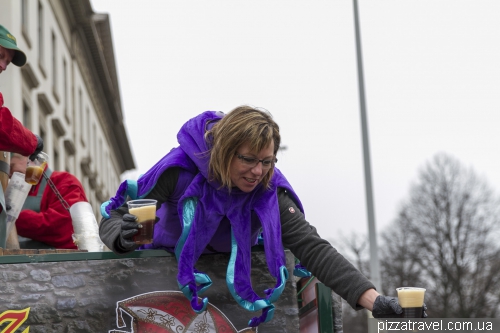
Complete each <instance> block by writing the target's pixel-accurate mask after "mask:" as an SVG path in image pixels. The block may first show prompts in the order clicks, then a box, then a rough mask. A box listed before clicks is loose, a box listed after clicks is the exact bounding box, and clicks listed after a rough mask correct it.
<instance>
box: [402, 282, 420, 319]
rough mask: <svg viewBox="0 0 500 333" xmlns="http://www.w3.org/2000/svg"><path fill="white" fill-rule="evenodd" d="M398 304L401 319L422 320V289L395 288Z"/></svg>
mask: <svg viewBox="0 0 500 333" xmlns="http://www.w3.org/2000/svg"><path fill="white" fill-rule="evenodd" d="M396 290H397V292H398V302H399V305H401V307H402V308H403V313H402V317H403V318H422V307H423V305H424V295H425V289H424V288H416V287H401V288H396Z"/></svg>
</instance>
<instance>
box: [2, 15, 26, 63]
mask: <svg viewBox="0 0 500 333" xmlns="http://www.w3.org/2000/svg"><path fill="white" fill-rule="evenodd" d="M0 46H3V47H4V48H6V49H10V50H14V57H13V58H12V63H13V64H14V65H16V66H18V67H21V66H24V64H25V63H26V54H24V52H23V51H21V50H20V49H19V48H18V47H17V43H16V37H14V36H12V35H11V33H10V32H9V30H7V29H6V28H5V27H4V26H3V25H1V24H0Z"/></svg>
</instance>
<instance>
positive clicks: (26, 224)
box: [16, 171, 87, 249]
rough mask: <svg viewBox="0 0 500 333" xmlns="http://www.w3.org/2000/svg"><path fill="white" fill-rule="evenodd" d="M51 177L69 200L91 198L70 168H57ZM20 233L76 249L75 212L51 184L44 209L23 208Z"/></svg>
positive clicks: (62, 247)
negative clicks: (62, 200) (66, 207)
mask: <svg viewBox="0 0 500 333" xmlns="http://www.w3.org/2000/svg"><path fill="white" fill-rule="evenodd" d="M50 179H51V180H52V182H53V183H54V185H55V186H56V188H57V189H58V190H59V192H60V193H61V195H62V197H63V198H64V200H66V202H67V203H68V204H69V206H70V207H71V205H73V204H74V203H76V202H79V201H87V197H86V195H85V191H84V189H83V186H82V184H81V183H80V181H79V180H78V179H77V178H76V177H75V176H73V175H72V174H70V173H68V172H58V171H54V172H53V173H52V175H51V176H50ZM16 228H17V233H18V234H19V235H21V236H23V237H28V238H31V239H33V240H37V241H40V242H44V243H46V244H49V245H50V246H53V247H55V248H57V249H76V248H77V247H76V246H75V244H74V243H73V238H72V234H73V221H72V220H71V215H70V213H69V211H67V210H66V209H65V208H64V207H63V205H62V203H61V202H60V201H59V199H58V198H57V196H56V195H55V193H54V191H52V189H51V188H50V186H49V185H48V184H47V186H46V187H45V190H44V192H43V196H42V202H41V204H40V213H36V212H34V211H32V210H23V211H22V212H21V213H20V214H19V217H18V219H17V220H16Z"/></svg>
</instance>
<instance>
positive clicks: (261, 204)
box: [99, 106, 402, 327]
mask: <svg viewBox="0 0 500 333" xmlns="http://www.w3.org/2000/svg"><path fill="white" fill-rule="evenodd" d="M177 139H178V142H179V147H177V148H174V149H172V150H171V151H170V152H169V153H168V154H167V155H166V156H165V157H163V159H162V160H160V161H159V162H158V163H157V164H156V165H154V166H153V167H152V168H151V169H150V170H149V171H148V172H146V173H145V174H144V175H143V176H141V177H140V178H139V179H138V180H137V181H126V182H123V183H122V184H121V185H120V187H119V189H118V192H117V194H116V196H115V197H113V198H111V200H110V201H107V202H105V203H103V205H102V206H101V213H102V215H103V217H104V218H103V220H102V221H101V223H100V230H99V232H100V236H101V239H102V240H103V242H104V243H105V244H106V245H107V246H108V247H109V248H110V249H111V250H113V251H114V252H115V253H118V254H121V253H127V252H129V251H132V250H135V249H137V248H138V245H136V244H135V243H134V242H133V240H132V237H133V235H135V234H136V233H137V230H138V224H137V223H136V222H135V220H136V217H135V216H134V215H131V214H129V212H128V208H127V205H126V200H127V196H128V197H130V198H132V199H135V198H141V199H142V198H148V199H155V200H157V201H158V204H157V209H158V210H157V216H158V218H159V221H158V222H157V223H156V225H155V230H154V239H153V243H152V244H148V245H142V246H141V247H140V248H139V249H165V250H167V251H170V252H173V253H175V255H176V257H177V260H178V266H179V273H178V276H177V279H178V283H179V286H180V288H181V291H183V293H184V294H185V295H186V296H187V297H188V298H189V299H190V300H191V305H192V308H193V310H195V311H196V312H201V311H204V310H205V308H206V304H207V299H204V300H203V302H202V303H201V304H199V303H198V301H197V300H198V294H199V293H201V292H202V291H204V290H205V289H206V288H208V286H209V284H210V283H209V282H208V281H210V279H209V278H208V276H207V275H206V274H204V273H202V272H198V271H197V270H195V268H194V265H195V263H196V261H197V259H198V258H199V257H200V255H201V254H203V253H219V252H220V253H224V252H225V253H229V252H230V253H231V259H230V260H229V264H228V275H227V277H228V278H227V281H228V288H229V290H230V292H231V293H232V295H233V297H234V298H235V300H236V301H237V302H238V303H239V304H240V305H241V306H242V307H244V308H246V309H247V310H250V311H256V310H262V314H261V316H260V317H255V318H253V319H252V320H250V322H249V326H253V327H254V326H258V325H259V324H260V323H262V322H266V321H268V320H270V319H271V318H272V315H273V311H272V309H273V308H274V305H273V302H275V301H276V300H277V299H278V297H279V295H280V294H281V292H282V291H283V288H284V285H285V281H286V280H287V278H288V271H287V269H286V262H285V254H284V250H283V248H284V247H285V248H287V249H289V250H290V251H291V252H292V253H293V254H294V255H295V257H297V258H298V259H299V260H300V261H301V264H302V265H303V267H305V268H306V269H307V270H308V271H309V272H311V273H312V274H314V276H316V277H317V278H318V280H320V281H321V282H323V283H324V284H326V285H327V286H329V287H331V288H332V289H333V290H334V291H335V292H336V293H337V294H339V295H340V296H342V297H343V298H344V299H345V300H346V301H347V302H348V303H349V304H350V305H351V306H352V307H353V308H357V309H361V308H363V307H364V308H367V309H368V310H371V311H372V312H373V315H374V316H375V317H383V316H389V317H390V316H398V314H399V313H401V312H402V309H401V307H400V306H399V304H398V303H397V299H396V298H393V297H386V296H381V295H379V294H378V292H377V291H376V290H375V287H374V285H373V284H372V283H371V282H370V281H369V280H368V279H367V278H366V277H365V276H363V275H362V274H361V273H360V272H359V271H358V270H357V269H356V268H355V267H354V266H353V265H352V264H351V263H349V262H348V261H347V260H346V259H345V258H344V257H343V256H342V255H340V254H339V253H338V252H337V251H336V250H335V249H334V248H333V247H332V246H331V245H330V243H329V242H328V241H326V240H324V239H322V238H321V237H320V236H319V235H318V234H317V232H316V229H315V228H314V227H313V226H312V225H310V224H309V223H308V222H307V221H306V220H305V217H304V213H303V212H304V209H303V207H302V204H301V202H300V199H299V197H298V196H297V194H296V193H295V191H294V190H293V188H292V186H291V185H290V184H289V183H288V181H287V179H286V178H285V176H284V175H283V174H282V173H281V172H280V171H279V169H277V168H276V167H275V165H276V163H277V158H276V155H277V152H278V150H279V147H280V141H281V138H280V133H279V126H278V124H277V123H276V122H275V121H274V120H273V118H272V116H271V114H270V113H269V112H267V111H264V110H260V109H257V108H253V107H250V106H240V107H237V108H236V109H234V110H232V111H231V112H229V113H228V114H227V115H224V114H223V113H221V112H213V111H207V112H204V113H202V114H200V115H198V116H196V117H194V118H192V119H190V120H189V121H187V122H186V123H185V124H184V125H183V126H182V128H181V129H180V131H179V133H178V134H177ZM259 238H263V241H264V248H265V253H266V260H267V263H268V268H269V271H270V273H271V274H272V275H273V276H274V277H275V278H276V281H277V282H276V285H275V286H274V288H271V289H268V290H266V295H267V296H266V297H265V298H261V297H259V296H258V295H257V293H255V292H254V291H253V289H252V285H251V281H250V276H249V272H250V267H249V266H250V261H251V260H250V251H251V247H252V246H253V245H256V244H257V242H258V240H259ZM245 272H246V273H245Z"/></svg>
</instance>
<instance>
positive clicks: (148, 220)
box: [127, 199, 156, 245]
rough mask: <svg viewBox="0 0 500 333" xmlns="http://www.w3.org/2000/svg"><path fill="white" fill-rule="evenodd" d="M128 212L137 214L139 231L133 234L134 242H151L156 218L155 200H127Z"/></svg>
mask: <svg viewBox="0 0 500 333" xmlns="http://www.w3.org/2000/svg"><path fill="white" fill-rule="evenodd" d="M127 204H128V212H129V214H132V215H135V216H137V221H136V222H137V223H140V224H141V226H142V227H141V228H139V232H138V233H137V234H135V235H134V237H133V240H134V242H135V243H136V244H141V245H142V244H151V243H152V242H153V231H154V226H155V220H156V200H153V199H137V200H131V201H129V202H127Z"/></svg>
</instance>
